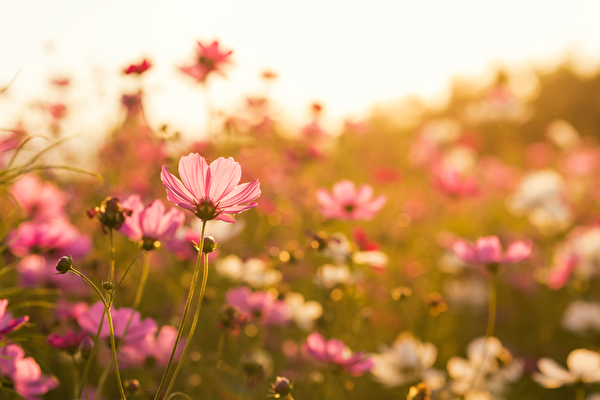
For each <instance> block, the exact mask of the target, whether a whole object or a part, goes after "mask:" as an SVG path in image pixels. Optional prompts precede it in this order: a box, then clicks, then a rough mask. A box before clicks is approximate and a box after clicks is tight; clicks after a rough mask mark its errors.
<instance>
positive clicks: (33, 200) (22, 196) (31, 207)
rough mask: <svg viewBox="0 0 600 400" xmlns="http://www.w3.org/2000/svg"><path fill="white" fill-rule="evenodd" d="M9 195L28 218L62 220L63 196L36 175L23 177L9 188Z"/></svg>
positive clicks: (53, 186) (64, 200) (63, 213)
mask: <svg viewBox="0 0 600 400" xmlns="http://www.w3.org/2000/svg"><path fill="white" fill-rule="evenodd" d="M9 193H10V194H11V195H12V197H13V198H14V199H15V200H16V201H17V203H18V204H19V206H21V208H22V209H23V211H25V214H26V215H27V217H29V218H33V219H36V220H38V221H48V220H51V219H57V218H64V215H65V211H64V208H65V204H66V201H67V199H66V198H65V194H64V193H63V192H62V191H61V190H60V189H59V188H57V187H56V186H55V185H53V184H51V183H49V182H43V181H42V180H41V179H40V178H38V177H37V176H36V175H23V176H22V177H21V178H20V179H19V180H18V181H16V182H15V183H14V184H13V185H12V186H11V187H10V189H9Z"/></svg>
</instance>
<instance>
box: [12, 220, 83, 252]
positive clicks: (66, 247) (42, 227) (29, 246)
mask: <svg viewBox="0 0 600 400" xmlns="http://www.w3.org/2000/svg"><path fill="white" fill-rule="evenodd" d="M8 244H9V249H10V251H11V253H13V254H14V255H16V256H19V257H24V256H27V255H30V254H45V255H58V254H60V255H64V254H66V253H70V254H72V255H73V256H82V255H84V254H85V253H87V252H88V250H89V249H90V247H91V241H90V238H89V237H88V236H87V235H84V234H82V233H80V232H79V231H78V230H77V228H75V227H74V226H73V225H71V224H70V223H69V222H68V221H66V220H63V219H58V220H52V221H46V222H36V221H32V222H23V223H22V224H20V225H19V226H18V228H17V229H16V230H15V231H12V232H10V234H9V239H8Z"/></svg>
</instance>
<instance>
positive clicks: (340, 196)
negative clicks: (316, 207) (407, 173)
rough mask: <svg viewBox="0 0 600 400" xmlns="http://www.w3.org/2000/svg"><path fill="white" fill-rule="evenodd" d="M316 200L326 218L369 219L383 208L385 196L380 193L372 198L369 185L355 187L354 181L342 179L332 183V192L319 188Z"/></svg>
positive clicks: (371, 190) (371, 189)
mask: <svg viewBox="0 0 600 400" xmlns="http://www.w3.org/2000/svg"><path fill="white" fill-rule="evenodd" d="M317 201H318V202H319V204H320V205H321V209H320V210H321V213H322V214H323V215H324V216H325V217H326V218H339V219H343V220H371V219H373V218H374V217H375V215H377V213H378V212H379V210H381V209H382V208H383V206H384V205H385V203H386V202H387V197H386V196H385V195H384V194H381V195H379V196H377V197H376V198H374V199H373V188H372V187H371V185H367V184H365V185H361V186H360V187H359V188H358V189H357V188H356V185H355V184H354V182H352V181H350V180H348V179H344V180H341V181H339V182H337V183H335V184H334V185H333V192H332V193H329V192H328V191H327V190H325V189H319V190H318V191H317Z"/></svg>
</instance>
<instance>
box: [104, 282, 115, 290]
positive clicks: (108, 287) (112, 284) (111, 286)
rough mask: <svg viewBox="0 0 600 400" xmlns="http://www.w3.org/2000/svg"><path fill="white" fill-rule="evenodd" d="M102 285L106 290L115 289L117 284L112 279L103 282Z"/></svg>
mask: <svg viewBox="0 0 600 400" xmlns="http://www.w3.org/2000/svg"><path fill="white" fill-rule="evenodd" d="M102 287H103V288H104V290H113V288H114V287H115V284H114V283H112V282H111V281H104V282H102Z"/></svg>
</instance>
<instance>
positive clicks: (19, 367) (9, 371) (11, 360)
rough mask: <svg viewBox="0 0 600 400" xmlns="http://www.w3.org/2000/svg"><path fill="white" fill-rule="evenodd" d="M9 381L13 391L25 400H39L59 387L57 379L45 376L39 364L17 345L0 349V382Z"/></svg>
mask: <svg viewBox="0 0 600 400" xmlns="http://www.w3.org/2000/svg"><path fill="white" fill-rule="evenodd" d="M5 379H8V380H9V381H10V382H11V383H12V389H13V390H14V391H15V392H17V393H18V394H20V395H21V396H23V398H24V399H25V400H39V398H40V397H39V396H43V395H44V394H46V392H48V391H50V390H52V389H54V388H55V387H57V386H58V382H57V380H56V378H54V377H51V376H47V375H43V374H42V370H41V369H40V366H39V365H38V363H36V362H35V360H34V359H33V358H31V357H25V352H24V351H23V349H22V348H20V347H19V346H17V345H16V344H9V345H6V346H4V347H0V380H2V381H4V380H5Z"/></svg>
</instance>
